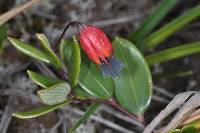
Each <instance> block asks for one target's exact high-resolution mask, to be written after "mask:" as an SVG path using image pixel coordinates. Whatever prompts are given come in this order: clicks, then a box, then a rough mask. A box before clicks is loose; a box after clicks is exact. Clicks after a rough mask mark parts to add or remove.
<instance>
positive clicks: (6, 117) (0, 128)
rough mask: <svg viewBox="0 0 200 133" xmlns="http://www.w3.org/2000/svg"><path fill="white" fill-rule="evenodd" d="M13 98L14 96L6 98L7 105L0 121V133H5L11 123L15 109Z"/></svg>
mask: <svg viewBox="0 0 200 133" xmlns="http://www.w3.org/2000/svg"><path fill="white" fill-rule="evenodd" d="M14 102H15V97H14V96H10V97H9V98H8V103H7V106H6V108H5V111H4V113H3V116H2V119H1V123H0V133H6V132H7V129H8V126H9V124H10V122H11V119H12V113H13V111H14V108H15V106H14V105H15V103H14Z"/></svg>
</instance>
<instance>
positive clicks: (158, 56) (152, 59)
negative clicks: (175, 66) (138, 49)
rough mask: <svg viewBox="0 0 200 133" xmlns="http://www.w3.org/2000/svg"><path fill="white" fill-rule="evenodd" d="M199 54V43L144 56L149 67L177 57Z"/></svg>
mask: <svg viewBox="0 0 200 133" xmlns="http://www.w3.org/2000/svg"><path fill="white" fill-rule="evenodd" d="M198 52H200V42H194V43H189V44H185V45H181V46H177V47H174V48H169V49H166V50H163V51H160V52H157V53H154V54H151V55H148V56H146V57H145V58H146V61H147V63H148V64H149V65H153V64H155V63H162V62H166V61H169V60H173V59H176V58H179V57H183V56H187V55H191V54H194V53H198Z"/></svg>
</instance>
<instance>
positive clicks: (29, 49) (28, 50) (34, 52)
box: [8, 37, 54, 64]
mask: <svg viewBox="0 0 200 133" xmlns="http://www.w3.org/2000/svg"><path fill="white" fill-rule="evenodd" d="M8 40H9V41H10V42H11V44H12V45H13V46H14V47H16V48H17V49H18V50H19V51H21V52H22V53H24V54H26V55H28V56H30V57H32V58H35V59H37V60H40V61H43V62H45V63H48V64H54V63H53V61H52V59H51V57H50V56H49V55H47V54H45V53H44V52H42V51H40V50H38V49H36V48H35V47H33V46H31V45H30V44H27V43H24V42H22V41H20V40H18V39H15V38H11V37H8Z"/></svg>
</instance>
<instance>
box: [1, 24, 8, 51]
mask: <svg viewBox="0 0 200 133" xmlns="http://www.w3.org/2000/svg"><path fill="white" fill-rule="evenodd" d="M6 36H7V27H6V26H5V25H1V26H0V54H1V53H2V52H3V41H4V40H5V39H6Z"/></svg>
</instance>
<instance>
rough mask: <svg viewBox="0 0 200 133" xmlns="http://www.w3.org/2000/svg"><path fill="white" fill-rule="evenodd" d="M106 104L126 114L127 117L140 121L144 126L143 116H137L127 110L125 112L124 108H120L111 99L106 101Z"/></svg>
mask: <svg viewBox="0 0 200 133" xmlns="http://www.w3.org/2000/svg"><path fill="white" fill-rule="evenodd" d="M105 104H107V105H110V106H112V107H113V108H115V109H117V110H119V111H120V112H122V113H124V114H126V115H127V116H129V117H131V118H133V119H135V120H137V121H139V122H140V123H142V124H143V125H145V124H144V117H143V116H137V115H135V114H133V113H131V112H128V111H127V110H125V109H124V108H123V107H122V106H120V105H119V104H118V103H117V102H116V100H115V99H109V100H107V101H105Z"/></svg>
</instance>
